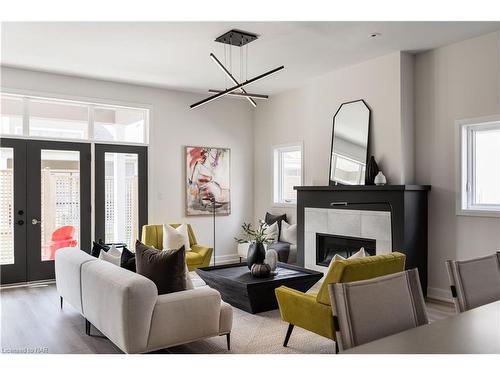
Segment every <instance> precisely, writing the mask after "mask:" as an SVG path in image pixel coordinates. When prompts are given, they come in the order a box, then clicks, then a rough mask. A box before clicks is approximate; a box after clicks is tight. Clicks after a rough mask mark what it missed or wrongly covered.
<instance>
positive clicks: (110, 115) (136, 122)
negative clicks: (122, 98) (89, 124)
mask: <svg viewBox="0 0 500 375" xmlns="http://www.w3.org/2000/svg"><path fill="white" fill-rule="evenodd" d="M145 122H146V111H145V110H141V109H132V108H113V107H96V108H95V110H94V139H98V140H101V141H118V142H134V143H143V142H144V130H145V128H146V127H145Z"/></svg>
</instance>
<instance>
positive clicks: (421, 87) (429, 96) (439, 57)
mask: <svg viewBox="0 0 500 375" xmlns="http://www.w3.org/2000/svg"><path fill="white" fill-rule="evenodd" d="M499 60H500V32H496V33H492V34H487V35H484V36H481V37H478V38H474V39H470V40H466V41H462V42H459V43H455V44H452V45H449V46H445V47H442V48H438V49H435V50H433V51H430V52H426V53H422V54H419V55H417V57H416V60H415V86H416V90H415V96H416V101H415V105H416V116H415V120H416V132H415V136H416V181H417V182H418V183H419V184H430V185H432V191H431V193H430V195H429V295H431V296H435V297H448V296H449V293H448V278H447V274H446V270H445V266H444V261H445V260H446V259H467V258H472V257H476V256H481V255H486V254H491V253H493V252H495V251H498V250H500V219H498V218H486V217H470V216H457V215H456V214H455V194H456V186H455V178H456V157H455V120H459V119H465V118H474V117H481V116H487V115H493V114H500V63H499ZM499 147H500V145H499ZM499 188H500V187H499Z"/></svg>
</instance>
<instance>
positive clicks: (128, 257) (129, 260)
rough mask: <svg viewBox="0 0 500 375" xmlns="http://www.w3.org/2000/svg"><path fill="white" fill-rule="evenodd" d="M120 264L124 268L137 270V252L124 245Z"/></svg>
mask: <svg viewBox="0 0 500 375" xmlns="http://www.w3.org/2000/svg"><path fill="white" fill-rule="evenodd" d="M120 266H121V267H122V268H125V269H126V270H129V271H132V272H135V271H136V265H135V254H134V253H133V252H131V251H130V250H129V249H127V248H126V247H124V248H123V249H122V256H121V259H120Z"/></svg>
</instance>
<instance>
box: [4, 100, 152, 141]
mask: <svg viewBox="0 0 500 375" xmlns="http://www.w3.org/2000/svg"><path fill="white" fill-rule="evenodd" d="M0 113H1V120H2V122H1V128H0V134H2V135H10V136H14V137H16V136H26V137H28V138H44V139H59V140H74V139H78V140H89V141H99V142H121V143H137V144H145V143H147V142H148V140H147V130H148V116H149V111H148V110H147V109H144V108H132V107H123V106H110V105H102V104H94V103H87V102H77V101H73V100H61V99H52V98H41V97H27V96H20V95H14V94H4V93H2V95H1V107H0Z"/></svg>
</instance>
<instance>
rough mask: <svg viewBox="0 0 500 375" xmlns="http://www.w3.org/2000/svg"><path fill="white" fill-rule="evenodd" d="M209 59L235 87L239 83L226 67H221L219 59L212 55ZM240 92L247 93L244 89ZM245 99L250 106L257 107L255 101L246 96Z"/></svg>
mask: <svg viewBox="0 0 500 375" xmlns="http://www.w3.org/2000/svg"><path fill="white" fill-rule="evenodd" d="M210 57H211V58H212V60H214V61H215V63H216V64H217V66H218V67H219V68H221V70H222V71H223V72H224V74H226V75H227V76H228V77H229V79H230V80H231V81H233V83H234V84H235V85H237V84H238V83H239V82H238V81H237V80H236V78H234V77H233V75H232V74H231V73H230V72H229V70H227V69H226V67H225V66H224V65H222V63H221V62H220V61H219V59H218V58H217V57H215V55H214V54H213V53H211V54H210ZM209 91H210V90H209ZM240 91H241V92H242V93H245V94H246V93H247V92H246V91H245V89H244V88H241V89H240ZM233 94H236V93H233ZM247 99H248V101H249V102H250V104H252V105H253V106H254V107H257V103H255V101H254V100H253V99H252V98H251V97H248V96H247Z"/></svg>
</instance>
